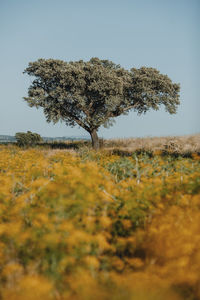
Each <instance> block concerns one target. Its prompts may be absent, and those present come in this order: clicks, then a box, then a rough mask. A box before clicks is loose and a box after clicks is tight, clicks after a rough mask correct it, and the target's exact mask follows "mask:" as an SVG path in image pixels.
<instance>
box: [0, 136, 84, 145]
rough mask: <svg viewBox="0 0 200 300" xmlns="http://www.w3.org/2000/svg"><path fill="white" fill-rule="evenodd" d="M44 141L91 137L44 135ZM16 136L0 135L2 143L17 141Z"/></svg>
mask: <svg viewBox="0 0 200 300" xmlns="http://www.w3.org/2000/svg"><path fill="white" fill-rule="evenodd" d="M42 139H43V141H44V142H54V141H57V142H60V141H78V140H88V139H89V137H81V136H80V137H76V136H74V137H73V136H72V137H65V136H63V137H42ZM16 142H17V141H16V138H15V137H14V136H11V135H0V143H16Z"/></svg>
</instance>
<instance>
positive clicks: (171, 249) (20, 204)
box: [0, 136, 200, 300]
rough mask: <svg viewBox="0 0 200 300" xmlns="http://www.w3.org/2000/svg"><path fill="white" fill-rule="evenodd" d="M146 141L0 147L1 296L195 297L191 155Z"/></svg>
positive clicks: (199, 180)
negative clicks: (95, 147) (116, 150)
mask: <svg viewBox="0 0 200 300" xmlns="http://www.w3.org/2000/svg"><path fill="white" fill-rule="evenodd" d="M197 138H198V136H195V137H192V139H191V137H188V139H189V140H190V143H191V146H192V145H193V150H194V149H196V148H195V145H194V140H193V139H197ZM183 139H184V138H183ZM185 139H187V137H185ZM142 140H143V139H141V140H140V139H137V140H136V142H137V147H139V148H140V147H141V149H143V148H144V147H143V146H144V145H143V144H140V143H141V141H142ZM144 140H146V139H144ZM144 140H143V141H144ZM147 140H148V141H149V144H148V147H149V146H150V147H151V151H146V152H145V151H132V154H131V156H129V157H124V156H120V155H116V154H113V152H112V151H110V150H109V151H108V150H106V149H105V150H104V149H103V150H101V151H98V152H95V151H92V150H91V149H89V148H88V147H87V146H86V145H83V146H84V147H79V148H77V149H76V150H73V149H69V150H68V149H64V150H62V149H55V150H54V149H51V148H50V146H48V147H46V146H45V147H43V146H36V148H28V149H25V148H19V147H17V146H15V145H7V146H3V145H1V146H0V187H1V188H0V298H1V299H3V300H7V299H13V300H25V299H32V300H35V299H62V300H65V299H66V300H68V299H70V300H71V299H74V300H76V299H77V300H82V299H84V300H86V299H91V300H92V299H99V300H102V299H113V300H115V299H119V300H123V299H128V300H129V299H130V300H132V299H133V300H138V299H141V300H169V299H170V300H171V299H172V300H184V299H190V300H196V299H199V298H200V289H199V286H200V281H199V278H200V235H199V228H200V210H199V208H200V177H199V174H200V156H199V155H198V153H197V150H195V151H194V152H193V153H192V152H190V155H187V156H183V155H182V156H181V155H177V152H176V151H175V152H173V151H171V150H170V151H171V152H170V151H168V152H160V151H157V150H155V151H153V149H154V147H155V149H156V145H158V146H159V143H161V139H160V140H159V139H157V138H156V139H152V140H151V139H150V138H149V139H147ZM131 141H132V139H131V140H130V141H129V142H131ZM156 141H157V143H158V144H156ZM158 141H159V142H158ZM164 141H166V140H164ZM139 142H140V143H139ZM179 142H180V143H181V142H182V143H183V140H182V138H180V140H179ZM109 143H115V144H114V145H113V144H112V145H111V144H109ZM79 144H80V142H79ZM127 144H128V142H126V143H125V145H123V147H125V148H127ZM183 144H184V143H183ZM119 145H121V141H119V140H118V141H116V140H115V141H114V140H112V141H108V145H107V146H108V147H111V148H112V147H113V146H118V147H119ZM57 146H59V145H57ZM65 146H66V144H65ZM79 146H80V145H79ZM133 147H134V144H133V145H131V149H132V150H133V149H134V148H133ZM139 148H137V149H139ZM174 154H175V155H174Z"/></svg>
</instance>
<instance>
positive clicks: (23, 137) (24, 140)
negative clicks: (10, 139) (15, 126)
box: [15, 131, 42, 147]
mask: <svg viewBox="0 0 200 300" xmlns="http://www.w3.org/2000/svg"><path fill="white" fill-rule="evenodd" d="M15 138H16V140H17V144H18V145H19V146H20V147H26V146H34V145H36V144H37V143H39V142H42V138H41V136H40V135H39V134H38V133H34V132H31V131H27V133H26V132H17V133H16V134H15Z"/></svg>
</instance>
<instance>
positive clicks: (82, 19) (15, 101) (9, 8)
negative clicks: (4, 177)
mask: <svg viewBox="0 0 200 300" xmlns="http://www.w3.org/2000/svg"><path fill="white" fill-rule="evenodd" d="M199 15H200V1H199V0H101V1H99V0H84V1H83V0H57V1H55V0H34V1H33V0H0V45H1V46H0V83H1V89H0V91H1V97H0V134H10V135H14V134H15V133H16V132H18V131H27V130H31V131H34V132H38V133H40V134H41V135H42V136H70V135H85V132H84V130H83V129H80V128H78V127H77V128H70V127H66V126H65V125H64V124H57V125H53V124H48V123H46V120H45V117H44V115H43V112H42V110H37V109H36V108H30V107H28V106H27V104H26V102H25V101H24V100H23V97H24V96H26V95H27V89H28V86H29V85H30V78H29V77H28V75H23V74H22V72H23V70H24V69H25V68H26V67H27V65H28V62H30V61H35V60H37V59H38V58H55V59H62V60H66V61H70V60H79V59H83V60H89V59H90V58H91V57H99V58H101V59H110V60H113V61H114V62H115V63H119V64H121V65H122V66H123V67H125V68H127V69H129V68H131V67H136V68H139V67H141V66H148V67H155V68H157V69H158V70H160V72H161V73H163V74H167V75H168V76H169V77H170V78H171V79H172V80H173V81H174V82H177V83H178V82H179V83H180V84H181V99H180V100H181V105H180V107H179V110H178V113H177V114H176V115H169V114H167V113H165V112H164V111H163V110H160V111H157V112H148V113H147V114H146V115H144V116H137V115H136V114H135V113H129V115H128V116H121V117H118V118H117V119H116V124H115V125H114V126H113V127H111V128H110V129H104V128H101V129H100V131H99V134H100V136H103V137H105V138H112V137H136V136H141V137H142V136H163V135H184V134H193V133H197V132H200V118H199V115H200V101H199V100H200V99H199V86H200V76H199V70H200V63H199V53H200V43H199V31H200V30H199V28H200V22H199V20H198V17H199Z"/></svg>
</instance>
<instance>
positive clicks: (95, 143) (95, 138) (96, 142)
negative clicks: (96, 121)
mask: <svg viewBox="0 0 200 300" xmlns="http://www.w3.org/2000/svg"><path fill="white" fill-rule="evenodd" d="M90 135H91V139H92V147H93V149H95V150H98V149H99V138H98V135H97V130H96V129H93V130H92V131H91V132H90Z"/></svg>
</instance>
